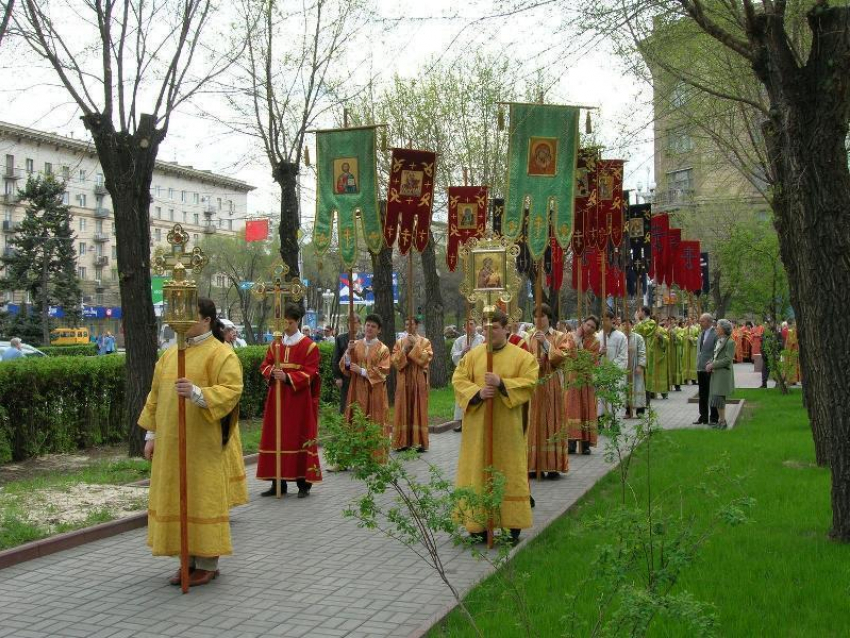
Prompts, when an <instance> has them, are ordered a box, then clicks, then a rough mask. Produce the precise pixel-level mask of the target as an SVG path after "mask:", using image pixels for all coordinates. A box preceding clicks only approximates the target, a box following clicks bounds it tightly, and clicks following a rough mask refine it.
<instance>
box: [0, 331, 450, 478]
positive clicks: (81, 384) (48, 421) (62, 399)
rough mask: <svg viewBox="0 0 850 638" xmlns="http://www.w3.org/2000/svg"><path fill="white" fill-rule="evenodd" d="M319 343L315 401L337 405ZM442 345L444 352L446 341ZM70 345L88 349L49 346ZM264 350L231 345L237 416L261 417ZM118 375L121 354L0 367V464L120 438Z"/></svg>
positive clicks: (326, 347)
mask: <svg viewBox="0 0 850 638" xmlns="http://www.w3.org/2000/svg"><path fill="white" fill-rule="evenodd" d="M318 346H319V352H320V353H321V366H320V374H321V378H322V394H321V401H322V403H327V404H330V405H338V403H339V390H338V389H337V387H336V384H335V383H334V376H333V369H332V366H331V363H332V360H333V349H334V344H333V342H327V343H319V344H318ZM446 346H447V350H448V351H451V341H447V342H446ZM76 347H82V348H86V347H87V346H57V347H55V348H54V349H59V348H61V349H63V350H64V349H66V348H76ZM266 350H267V346H248V347H245V348H237V349H236V354H237V355H238V357H239V360H240V361H241V363H242V369H243V371H244V384H245V385H244V390H243V393H242V400H241V402H240V404H239V409H240V414H241V417H242V418H243V419H251V418H259V417H262V415H263V408H264V406H265V402H266V394H267V392H268V386H267V385H266V381H265V379H263V377H262V375H261V374H260V364H261V363H262V361H263V359H264V358H265V356H266ZM63 354H64V353H63ZM452 369H453V366H452V365H451V359H449V370H450V371H451V370H452ZM124 378H125V376H124V355H122V354H115V355H110V356H108V357H107V356H104V357H95V356H55V357H54V356H51V357H46V358H45V357H38V358H32V357H30V358H28V359H24V360H22V361H16V362H15V363H14V364H7V365H0V463H5V462H8V461H10V460H15V461H21V460H23V459H26V458H30V457H32V456H38V455H40V454H50V453H62V452H73V451H75V450H79V449H84V448H87V447H91V446H93V445H103V444H114V443H121V442H122V441H124V440H126V438H127V437H126V432H125V431H124V428H123V423H124V415H123V407H124Z"/></svg>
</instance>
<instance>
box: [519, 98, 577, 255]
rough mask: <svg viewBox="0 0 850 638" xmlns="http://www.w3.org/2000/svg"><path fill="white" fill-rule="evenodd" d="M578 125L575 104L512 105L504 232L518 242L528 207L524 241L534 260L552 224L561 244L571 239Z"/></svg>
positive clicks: (541, 250) (545, 242) (567, 243)
mask: <svg viewBox="0 0 850 638" xmlns="http://www.w3.org/2000/svg"><path fill="white" fill-rule="evenodd" d="M578 123H579V108H578V107H575V106H559V105H550V104H511V111H510V138H509V147H508V183H507V193H506V197H505V211H504V218H503V221H502V233H503V234H504V235H506V236H507V237H508V238H509V239H511V240H517V239H518V238H519V235H520V233H521V231H522V221H523V214H524V212H525V211H526V209H527V210H528V237H527V243H528V250H529V252H530V254H531V257H532V259H534V260H538V259H542V258H543V254H544V253H545V252H546V247H547V246H548V244H549V228H550V225H551V228H552V234H553V235H554V237H555V238H556V239H557V241H558V243H559V244H560V245H561V246H562V247H564V248H566V247H567V246H568V245H569V242H570V233H571V231H572V219H573V205H574V202H573V198H574V194H575V179H576V176H575V173H576V158H577V154H578V141H579V134H578Z"/></svg>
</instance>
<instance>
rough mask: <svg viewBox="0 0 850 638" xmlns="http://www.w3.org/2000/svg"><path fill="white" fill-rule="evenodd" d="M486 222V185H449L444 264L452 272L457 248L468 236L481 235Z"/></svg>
mask: <svg viewBox="0 0 850 638" xmlns="http://www.w3.org/2000/svg"><path fill="white" fill-rule="evenodd" d="M486 222H487V187H486V186H450V187H449V237H448V242H446V265H447V266H448V267H449V270H450V271H452V272H454V269H455V267H456V266H457V252H458V249H459V248H460V247H461V246H462V245H463V244H464V243H466V241H467V240H468V239H469V238H470V237H482V236H483V235H484V225H485V223H486Z"/></svg>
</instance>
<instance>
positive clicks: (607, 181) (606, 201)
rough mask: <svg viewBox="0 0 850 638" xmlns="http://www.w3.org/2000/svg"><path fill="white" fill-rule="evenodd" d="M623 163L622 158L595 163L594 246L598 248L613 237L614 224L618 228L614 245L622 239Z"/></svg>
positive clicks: (603, 246)
mask: <svg viewBox="0 0 850 638" xmlns="http://www.w3.org/2000/svg"><path fill="white" fill-rule="evenodd" d="M623 164H624V161H623V160H600V161H599V162H598V164H597V168H596V180H597V190H596V192H597V198H598V204H597V207H596V210H597V213H596V218H597V220H598V221H597V225H596V228H597V230H596V247H597V248H599V249H600V250H605V248H606V246H607V245H608V240H609V239H614V237H613V232H614V231H613V229H614V227H615V226H616V227H617V229H618V230H617V240H616V242H615V244H614V245H616V246H619V245H620V242H621V241H622V239H623V232H622V231H623Z"/></svg>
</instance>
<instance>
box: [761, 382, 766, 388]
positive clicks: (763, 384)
mask: <svg viewBox="0 0 850 638" xmlns="http://www.w3.org/2000/svg"><path fill="white" fill-rule="evenodd" d="M759 387H760V388H767V384H766V383H762V384H761V385H760V386H759Z"/></svg>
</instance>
